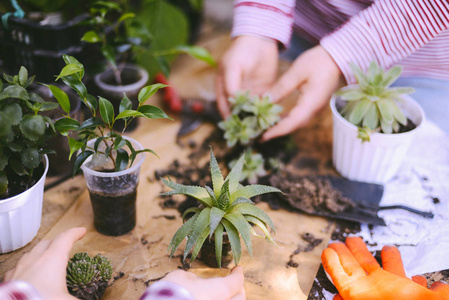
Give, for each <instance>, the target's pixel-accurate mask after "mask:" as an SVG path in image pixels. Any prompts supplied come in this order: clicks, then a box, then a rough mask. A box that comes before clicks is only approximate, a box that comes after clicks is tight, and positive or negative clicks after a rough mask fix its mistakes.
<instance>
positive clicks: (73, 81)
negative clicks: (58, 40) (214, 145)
mask: <svg viewBox="0 0 449 300" xmlns="http://www.w3.org/2000/svg"><path fill="white" fill-rule="evenodd" d="M63 59H64V62H65V63H66V66H70V65H71V66H74V67H73V68H70V72H68V71H67V69H66V70H65V71H64V69H63V71H61V73H60V74H59V75H58V76H57V79H58V78H60V79H61V80H62V81H63V82H64V83H65V84H66V85H67V86H69V87H70V88H71V89H73V90H74V91H75V92H76V93H77V95H78V97H79V98H80V100H81V102H82V103H84V104H85V105H86V107H87V108H88V109H89V111H90V113H91V115H92V117H91V118H88V119H87V120H85V121H84V122H83V123H82V124H79V122H78V121H76V120H74V119H72V118H71V117H70V115H69V114H68V112H69V111H70V102H69V101H68V97H67V94H66V93H65V92H64V91H63V90H61V89H59V88H56V87H55V86H53V85H47V87H48V88H49V89H50V91H51V92H52V94H53V95H54V96H55V98H56V99H57V101H58V102H59V104H60V105H61V107H63V108H64V111H65V112H66V114H65V115H63V117H62V118H60V119H59V120H58V121H56V123H55V127H56V129H57V130H58V131H59V132H61V134H63V135H65V136H67V137H68V143H69V147H70V157H71V156H72V155H73V154H75V153H76V158H75V164H74V168H73V175H74V174H76V173H77V172H78V171H79V169H80V167H81V165H82V164H83V162H84V161H85V160H86V159H88V158H89V157H90V156H91V155H98V154H103V155H105V156H106V157H107V158H108V159H110V161H111V162H112V164H113V169H114V170H115V171H116V172H118V171H122V170H125V169H126V168H129V167H130V166H131V165H132V164H133V162H134V161H135V158H136V156H137V155H138V154H139V153H142V152H150V153H153V154H155V155H156V153H155V152H154V151H153V150H151V149H143V150H138V151H136V150H135V149H134V146H133V145H132V143H131V142H129V141H127V140H126V139H124V138H123V137H122V134H123V133H124V132H125V130H126V128H127V127H128V125H129V124H130V123H131V122H132V121H133V120H134V119H135V118H146V119H170V120H171V118H170V117H168V116H167V115H166V114H165V112H164V111H163V110H162V109H160V108H158V107H156V106H152V105H146V104H145V103H146V101H147V100H148V99H149V98H150V97H151V96H153V95H154V94H155V93H156V92H157V91H158V90H159V89H161V88H164V87H166V85H164V84H154V85H149V86H146V87H144V88H143V89H142V90H141V91H140V93H139V96H138V97H139V104H138V107H137V108H136V109H135V110H133V109H132V107H131V105H130V100H129V98H128V97H127V96H126V94H124V96H123V99H122V100H121V103H120V107H119V111H118V112H116V111H114V107H113V105H112V104H111V102H110V101H109V100H108V99H106V98H103V97H98V98H95V97H94V96H92V95H90V94H89V93H88V91H87V89H86V87H85V85H84V83H83V81H82V80H83V77H84V66H83V65H82V64H81V63H80V62H79V61H78V60H77V59H76V58H74V57H72V56H68V55H63ZM120 119H124V120H125V126H124V128H123V130H122V131H121V132H117V131H115V130H114V124H115V122H116V121H117V120H120ZM74 136H76V138H75V137H74ZM90 140H96V142H95V144H94V147H93V148H92V147H88V146H87V143H88V142H89V141H90ZM100 145H102V147H99V146H100ZM156 156H157V155H156Z"/></svg>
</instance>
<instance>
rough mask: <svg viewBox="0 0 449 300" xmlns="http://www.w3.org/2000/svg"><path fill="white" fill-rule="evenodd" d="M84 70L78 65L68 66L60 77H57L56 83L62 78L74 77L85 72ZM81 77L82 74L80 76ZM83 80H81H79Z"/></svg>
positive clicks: (71, 64) (63, 69)
mask: <svg viewBox="0 0 449 300" xmlns="http://www.w3.org/2000/svg"><path fill="white" fill-rule="evenodd" d="M83 71H84V70H83V68H81V67H80V66H79V65H78V64H74V63H70V64H68V65H66V66H65V67H64V68H62V70H61V72H60V73H59V75H58V77H56V81H57V80H58V79H59V78H61V77H66V76H69V75H73V74H76V73H81V72H83ZM80 77H81V74H80ZM79 79H80V80H81V78H79Z"/></svg>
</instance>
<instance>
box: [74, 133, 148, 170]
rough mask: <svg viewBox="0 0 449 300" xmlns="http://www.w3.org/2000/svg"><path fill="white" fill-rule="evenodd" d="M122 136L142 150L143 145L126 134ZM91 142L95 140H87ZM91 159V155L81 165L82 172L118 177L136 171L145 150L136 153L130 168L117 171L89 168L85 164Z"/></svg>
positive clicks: (143, 157)
mask: <svg viewBox="0 0 449 300" xmlns="http://www.w3.org/2000/svg"><path fill="white" fill-rule="evenodd" d="M123 138H124V139H126V140H128V141H130V142H131V143H132V144H133V146H134V148H135V149H136V150H143V146H142V145H141V144H140V143H139V142H138V141H136V140H135V139H132V138H130V137H127V136H123ZM93 143H95V140H91V141H89V142H88V145H89V144H93ZM91 160H92V156H90V157H89V158H88V159H86V161H85V162H84V163H83V164H82V165H81V169H82V170H83V172H85V173H88V174H90V175H92V176H98V177H118V176H121V175H126V174H129V173H132V172H134V171H136V170H137V169H138V168H140V166H141V165H142V164H143V161H144V160H145V152H141V153H139V154H137V156H136V159H135V160H134V163H133V165H132V166H131V167H130V168H128V169H125V170H122V171H119V172H98V171H94V170H92V169H91V168H89V167H88V166H86V164H87V163H88V162H90V161H91Z"/></svg>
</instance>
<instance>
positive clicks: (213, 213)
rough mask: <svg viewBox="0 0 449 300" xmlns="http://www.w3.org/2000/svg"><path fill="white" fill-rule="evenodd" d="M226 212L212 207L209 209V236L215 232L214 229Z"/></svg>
mask: <svg viewBox="0 0 449 300" xmlns="http://www.w3.org/2000/svg"><path fill="white" fill-rule="evenodd" d="M225 214H226V212H224V211H223V210H221V209H219V208H217V207H212V208H211V210H210V236H209V237H212V234H213V233H214V232H215V229H217V226H218V224H220V221H221V219H222V218H223V216H224V215H225Z"/></svg>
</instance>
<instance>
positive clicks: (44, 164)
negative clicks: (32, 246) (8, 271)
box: [0, 67, 59, 253]
mask: <svg viewBox="0 0 449 300" xmlns="http://www.w3.org/2000/svg"><path fill="white" fill-rule="evenodd" d="M3 78H4V80H5V81H6V86H5V85H4V83H3V81H1V80H0V224H2V225H1V226H0V253H4V252H9V251H13V250H15V249H18V248H20V247H23V246H25V245H26V244H28V243H29V242H30V241H31V240H32V239H33V238H34V237H35V236H36V234H37V232H38V230H39V227H40V224H41V212H42V200H43V193H44V182H45V177H46V174H47V171H48V158H47V155H46V154H49V153H52V152H53V151H52V150H51V149H50V148H48V146H47V141H48V140H49V139H50V138H51V137H53V136H54V134H55V133H56V131H55V127H54V124H53V121H52V120H51V119H50V118H49V117H48V116H46V115H44V114H43V113H44V112H46V111H50V110H53V109H55V108H56V107H58V106H59V105H58V103H54V102H45V101H44V100H43V99H42V98H41V97H39V95H37V94H35V93H32V92H30V91H29V86H30V85H31V83H32V82H33V80H34V76H32V77H28V71H27V69H26V68H24V67H21V68H20V71H19V74H18V75H14V76H8V75H6V74H4V75H3Z"/></svg>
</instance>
